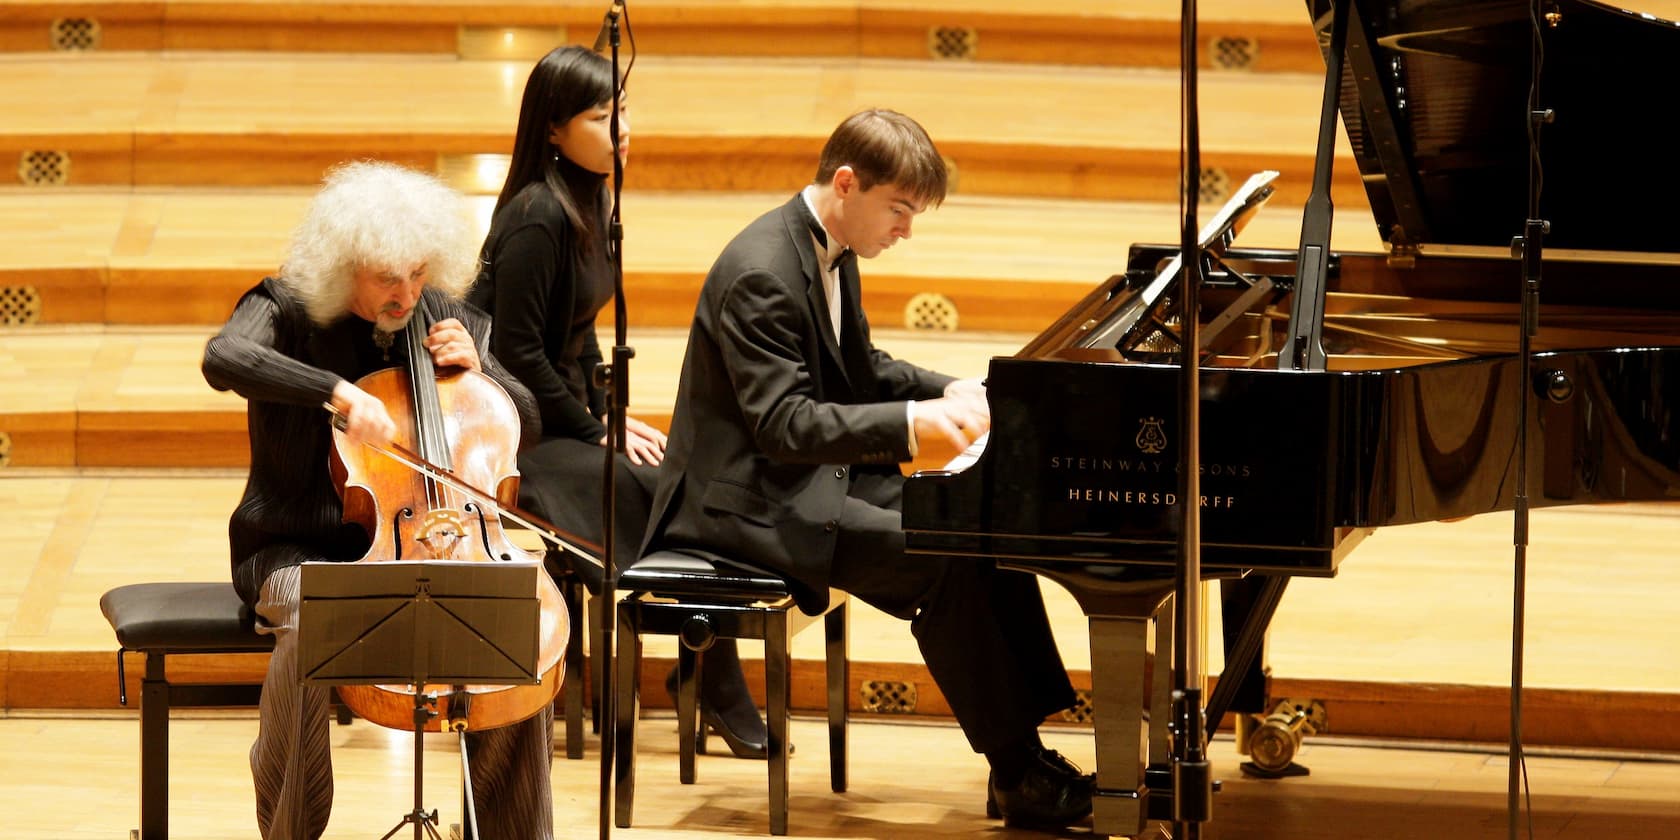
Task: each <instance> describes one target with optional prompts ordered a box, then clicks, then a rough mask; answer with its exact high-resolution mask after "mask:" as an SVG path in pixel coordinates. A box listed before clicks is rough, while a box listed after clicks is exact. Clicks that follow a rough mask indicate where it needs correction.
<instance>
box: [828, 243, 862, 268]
mask: <svg viewBox="0 0 1680 840" xmlns="http://www.w3.org/2000/svg"><path fill="white" fill-rule="evenodd" d="M856 260H857V252H856V251H853V250H852V249H850V248H841V249H840V253H839V254H836V255H835V257H834V260H833V261H832V262H830V263H829V264H828V270H829V271H839V270H840V266H842V265H845V264H846V263H849V262H854V261H856Z"/></svg>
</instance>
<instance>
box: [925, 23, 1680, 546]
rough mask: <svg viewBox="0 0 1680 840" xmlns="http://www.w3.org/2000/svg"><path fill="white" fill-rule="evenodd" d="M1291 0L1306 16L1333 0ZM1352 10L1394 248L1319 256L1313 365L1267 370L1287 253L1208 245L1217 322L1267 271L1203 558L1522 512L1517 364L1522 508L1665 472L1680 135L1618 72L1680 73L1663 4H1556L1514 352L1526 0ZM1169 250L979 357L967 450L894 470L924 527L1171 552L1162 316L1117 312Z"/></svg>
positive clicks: (1234, 380) (1638, 482) (1228, 355)
mask: <svg viewBox="0 0 1680 840" xmlns="http://www.w3.org/2000/svg"><path fill="white" fill-rule="evenodd" d="M1307 5H1308V11H1309V14H1310V16H1311V18H1312V20H1313V22H1314V24H1315V25H1316V26H1317V27H1319V29H1320V32H1321V34H1322V33H1323V32H1324V31H1325V28H1326V27H1327V25H1328V22H1327V19H1326V18H1325V11H1326V10H1327V9H1328V8H1329V3H1328V2H1327V0H1309V2H1308V4H1307ZM1353 6H1354V8H1355V15H1356V18H1355V19H1354V21H1353V25H1352V31H1350V33H1349V36H1348V38H1349V49H1348V53H1349V56H1350V58H1349V66H1348V68H1347V70H1346V72H1345V73H1344V74H1343V76H1342V83H1341V88H1340V91H1341V96H1340V114H1341V116H1342V119H1343V121H1344V124H1345V125H1346V126H1347V131H1348V135H1349V137H1350V139H1351V140H1352V142H1353V150H1354V156H1355V158H1356V160H1357V161H1358V163H1359V167H1360V170H1361V174H1362V176H1363V180H1364V182H1365V184H1366V186H1367V191H1368V193H1369V195H1370V198H1371V202H1372V206H1373V211H1374V214H1375V217H1376V218H1375V221H1376V223H1377V224H1378V226H1379V228H1380V229H1381V231H1382V232H1383V235H1384V238H1385V240H1386V241H1388V242H1389V244H1390V246H1391V250H1390V252H1389V253H1386V254H1352V253H1348V254H1340V253H1338V254H1332V255H1331V258H1330V261H1329V268H1328V272H1327V274H1326V288H1327V290H1328V294H1327V295H1326V303H1325V306H1324V316H1323V319H1322V324H1321V329H1322V343H1323V346H1324V347H1325V349H1326V351H1327V353H1328V354H1329V358H1328V361H1327V365H1326V366H1327V368H1328V369H1326V370H1305V371H1279V370H1276V369H1275V368H1277V367H1278V366H1279V365H1278V361H1277V357H1278V351H1279V348H1280V344H1281V339H1282V337H1283V336H1284V335H1285V334H1286V333H1287V332H1288V331H1290V330H1291V329H1293V328H1294V327H1293V325H1291V324H1290V323H1289V312H1290V309H1289V306H1288V303H1289V295H1290V293H1291V292H1292V290H1293V284H1294V282H1295V277H1294V276H1292V274H1291V272H1292V271H1293V270H1294V268H1295V258H1296V255H1295V253H1294V252H1284V251H1259V250H1242V249H1237V248H1230V247H1226V248H1222V249H1219V251H1220V252H1219V254H1218V258H1217V259H1215V260H1212V261H1210V262H1209V264H1208V265H1207V267H1206V270H1205V272H1204V273H1205V275H1206V278H1207V279H1206V283H1205V285H1204V287H1203V292H1202V298H1203V300H1202V319H1203V321H1204V324H1205V323H1207V322H1208V321H1210V320H1212V319H1213V318H1214V316H1215V314H1216V313H1218V312H1219V311H1220V307H1221V306H1223V305H1224V304H1225V303H1226V302H1228V301H1230V300H1232V299H1235V298H1237V297H1238V296H1239V293H1240V292H1242V291H1243V290H1244V289H1247V288H1249V285H1248V284H1249V283H1251V282H1252V281H1253V279H1254V278H1256V277H1265V278H1267V280H1268V282H1269V284H1270V286H1269V287H1268V288H1270V289H1271V291H1270V293H1269V294H1268V295H1266V296H1264V297H1262V298H1260V299H1259V301H1258V303H1257V304H1256V305H1254V306H1252V307H1251V308H1249V309H1247V310H1245V311H1242V312H1241V313H1240V315H1237V316H1236V317H1234V318H1232V319H1231V321H1230V324H1229V326H1227V327H1225V328H1224V334H1223V337H1222V338H1220V339H1219V340H1218V341H1217V343H1216V345H1215V346H1213V347H1210V348H1206V349H1207V350H1208V352H1207V353H1206V354H1205V355H1204V357H1203V361H1202V364H1203V369H1202V377H1201V397H1202V409H1201V411H1202V414H1201V461H1202V464H1201V485H1202V486H1201V491H1202V494H1203V497H1204V498H1203V499H1202V500H1201V505H1202V507H1201V511H1202V516H1201V545H1202V562H1203V564H1204V566H1209V567H1212V568H1214V569H1216V570H1217V569H1222V568H1232V569H1236V568H1242V569H1256V570H1272V571H1279V572H1284V573H1289V574H1313V575H1327V574H1333V573H1334V570H1335V568H1336V564H1337V563H1338V562H1339V559H1340V557H1341V555H1342V554H1344V553H1345V552H1346V551H1347V549H1348V548H1349V547H1350V546H1351V544H1352V543H1353V542H1356V540H1349V539H1348V538H1349V537H1351V536H1356V535H1358V534H1360V533H1362V532H1363V531H1362V529H1368V528H1374V527H1381V526H1386V525H1398V524H1404V523H1409V522H1419V521H1425V520H1432V519H1446V518H1454V517H1461V516H1469V515H1473V514H1478V513H1485V512H1489V511H1496V510H1505V509H1510V508H1511V507H1512V505H1513V499H1514V495H1515V489H1516V488H1515V476H1516V466H1517V458H1518V451H1517V433H1518V428H1519V416H1518V415H1519V412H1520V408H1519V392H1518V390H1517V389H1518V388H1519V387H1526V388H1528V389H1530V391H1529V392H1530V395H1531V396H1532V397H1533V399H1532V400H1531V401H1530V404H1529V416H1528V417H1527V418H1526V422H1527V423H1528V429H1529V434H1530V449H1531V454H1530V458H1531V461H1530V469H1529V484H1530V486H1529V488H1528V494H1529V500H1530V503H1531V504H1532V505H1534V506H1546V505H1561V504H1589V503H1599V502H1614V501H1624V500H1664V499H1671V498H1676V497H1677V496H1680V471H1677V465H1680V416H1677V412H1676V406H1677V405H1680V370H1677V367H1676V366H1677V365H1680V346H1671V345H1680V258H1677V255H1676V254H1675V253H1674V252H1677V251H1680V230H1677V224H1680V207H1677V206H1676V197H1677V196H1680V167H1673V166H1665V165H1663V163H1662V161H1664V160H1665V159H1666V157H1667V155H1666V152H1664V153H1663V154H1661V155H1659V154H1657V153H1656V146H1659V145H1660V146H1665V147H1666V146H1667V145H1669V144H1670V143H1671V141H1670V140H1668V139H1666V132H1662V131H1654V130H1652V129H1651V128H1650V126H1649V125H1647V124H1646V123H1647V122H1648V120H1649V119H1650V115H1649V111H1650V107H1649V106H1650V102H1649V99H1648V90H1647V89H1648V86H1649V84H1650V82H1645V83H1638V82H1630V81H1629V80H1630V79H1634V80H1637V79H1640V78H1645V79H1647V80H1650V79H1672V78H1675V77H1676V76H1677V75H1680V73H1676V71H1680V27H1677V26H1676V25H1675V24H1672V23H1669V22H1667V21H1659V20H1655V19H1650V18H1645V17H1641V16H1638V15H1635V14H1630V13H1627V12H1622V11H1619V10H1615V9H1611V8H1609V7H1606V6H1602V5H1599V4H1595V3H1590V2H1582V0H1559V2H1556V3H1554V4H1550V7H1551V8H1553V9H1554V10H1555V11H1556V12H1557V13H1558V19H1557V22H1556V24H1555V25H1553V26H1550V27H1549V28H1548V29H1547V30H1546V38H1547V58H1546V61H1545V64H1544V67H1545V69H1546V74H1545V76H1544V78H1545V80H1546V84H1545V87H1544V88H1543V90H1544V94H1545V97H1546V99H1545V100H1544V104H1545V105H1546V106H1547V107H1552V108H1553V109H1554V110H1556V111H1557V113H1558V120H1557V122H1556V123H1554V124H1553V125H1549V126H1546V127H1545V129H1544V131H1543V133H1542V136H1541V140H1542V149H1543V150H1545V154H1544V155H1543V159H1544V163H1545V166H1546V169H1545V175H1546V179H1545V185H1546V186H1545V190H1544V192H1543V200H1542V203H1541V208H1542V212H1543V215H1545V216H1546V218H1548V220H1550V221H1551V222H1552V224H1553V227H1552V233H1551V234H1550V235H1549V236H1548V238H1547V240H1546V241H1545V244H1546V247H1547V250H1546V251H1545V254H1546V260H1545V261H1544V263H1543V271H1542V281H1541V283H1542V285H1541V293H1540V299H1541V306H1540V330H1539V333H1538V334H1537V335H1536V336H1535V338H1534V348H1535V350H1536V351H1538V352H1537V355H1536V358H1535V360H1534V368H1533V372H1532V373H1531V374H1526V373H1525V372H1524V371H1523V370H1522V369H1521V364H1520V359H1519V357H1518V356H1517V355H1516V354H1517V349H1518V342H1519V337H1520V332H1519V326H1518V322H1519V317H1518V315H1519V306H1518V301H1519V295H1520V292H1521V289H1522V278H1521V275H1520V271H1519V264H1518V263H1517V261H1515V260H1514V259H1512V258H1510V251H1509V248H1510V240H1511V238H1512V236H1514V235H1516V234H1518V233H1521V229H1522V220H1523V217H1524V215H1525V200H1526V196H1527V192H1526V178H1527V173H1528V156H1527V141H1526V137H1525V133H1524V114H1525V113H1526V111H1527V84H1528V78H1529V70H1528V63H1527V60H1528V47H1529V29H1528V11H1527V9H1528V7H1529V4H1528V3H1526V2H1511V1H1510V0H1493V1H1492V2H1486V1H1484V2H1464V1H1463V0H1452V2H1446V0H1434V2H1424V0H1389V2H1364V0H1361V2H1357V3H1354V4H1353ZM1322 40H1323V41H1324V42H1326V43H1327V41H1328V39H1327V38H1324V39H1322ZM1355 56H1357V57H1355ZM1361 68H1363V69H1365V70H1367V71H1369V76H1370V77H1369V78H1364V77H1359V76H1358V73H1357V72H1356V71H1358V70H1359V69H1361ZM1613 76H1619V77H1620V79H1619V80H1618V81H1617V82H1615V83H1612V82H1611V81H1610V78H1611V77H1613ZM1356 78H1357V79H1358V80H1357V82H1356ZM1204 118H1209V117H1204ZM1212 118H1216V117H1212ZM1581 121H1590V122H1591V123H1592V124H1593V125H1594V128H1593V130H1591V131H1584V130H1582V129H1581V128H1580V127H1579V122H1581ZM1566 126H1568V127H1567V128H1566ZM1641 150H1646V151H1648V152H1649V153H1650V154H1649V155H1648V156H1647V157H1646V158H1645V159H1644V160H1642V161H1639V162H1637V164H1636V163H1635V161H1634V160H1633V158H1636V157H1639V156H1640V155H1644V154H1645V152H1642V151H1641ZM1635 165H1639V166H1648V167H1652V168H1654V169H1656V170H1661V171H1660V172H1654V173H1651V174H1649V175H1648V176H1647V175H1641V174H1637V173H1635V172H1634V171H1633V169H1632V167H1633V166H1635ZM1226 244H1228V243H1226ZM1176 255H1177V249H1176V248H1174V247H1166V246H1145V245H1140V246H1134V247H1133V248H1132V250H1131V254H1130V258H1129V260H1128V264H1127V266H1126V267H1125V271H1124V272H1123V273H1121V274H1117V275H1115V276H1114V277H1111V278H1109V279H1108V280H1107V281H1106V282H1105V283H1103V284H1101V285H1099V286H1098V287H1097V288H1096V289H1094V290H1093V291H1092V292H1091V293H1090V294H1089V295H1088V296H1087V297H1086V298H1085V299H1084V300H1083V301H1081V302H1080V303H1079V304H1077V305H1075V307H1074V308H1073V309H1071V310H1070V311H1069V312H1068V313H1066V314H1065V315H1064V316H1063V317H1062V318H1060V319H1059V320H1058V321H1057V322H1056V323H1054V324H1052V325H1050V326H1049V327H1048V328H1046V329H1045V330H1043V331H1042V332H1041V333H1040V334H1039V335H1038V336H1037V337H1036V338H1035V339H1033V340H1032V341H1030V342H1029V343H1028V344H1027V345H1026V346H1025V347H1024V348H1023V349H1022V350H1021V351H1020V353H1018V354H1017V355H1016V356H1015V357H1013V358H1009V359H997V360H994V362H993V363H992V366H991V370H990V374H989V380H988V392H989V395H990V400H991V403H992V411H993V431H992V433H991V435H990V436H989V440H988V441H987V443H986V447H985V451H984V453H983V454H982V455H981V456H980V458H979V460H978V462H976V463H974V464H973V465H972V466H970V467H968V468H966V469H964V470H962V471H961V472H958V473H954V474H941V473H939V472H928V473H921V474H918V475H916V476H913V477H912V478H911V480H910V482H909V484H908V486H907V488H906V491H905V508H904V522H905V527H906V529H907V531H908V532H909V544H910V547H911V550H913V551H926V552H951V553H959V554H968V555H976V556H992V557H998V558H1012V559H1015V560H1030V561H1038V562H1053V563H1068V562H1071V563H1082V562H1091V561H1099V562H1103V563H1110V564H1112V563H1119V564H1124V565H1136V566H1170V565H1172V563H1173V558H1174V557H1175V555H1176V553H1177V552H1178V530H1179V520H1180V518H1181V514H1180V513H1178V512H1177V510H1176V508H1175V507H1173V506H1172V505H1171V504H1169V503H1168V500H1171V499H1172V498H1173V495H1174V494H1175V493H1176V492H1177V487H1178V479H1177V476H1176V469H1177V464H1178V463H1179V461H1180V450H1179V448H1178V446H1177V444H1178V441H1177V440H1176V437H1177V436H1178V414H1177V408H1176V407H1177V405H1178V402H1177V397H1176V393H1177V391H1176V389H1177V388H1178V387H1179V380H1180V379H1181V376H1180V373H1179V369H1178V367H1177V366H1176V365H1175V364H1172V363H1171V362H1172V360H1173V358H1174V356H1175V353H1176V347H1175V346H1174V345H1173V342H1172V341H1171V340H1167V341H1164V342H1162V341H1158V340H1157V339H1158V338H1159V337H1160V336H1161V335H1165V334H1166V333H1170V332H1171V326H1172V325H1171V324H1170V323H1164V324H1160V323H1158V324H1157V325H1156V329H1155V330H1154V334H1153V335H1152V334H1143V335H1141V336H1140V335H1138V334H1136V333H1135V332H1134V333H1128V334H1127V335H1128V337H1127V338H1125V339H1123V341H1124V342H1125V343H1120V342H1117V341H1116V340H1115V337H1114V336H1115V332H1116V331H1115V329H1114V328H1113V324H1114V323H1115V322H1116V321H1117V320H1120V319H1125V318H1138V315H1137V310H1138V309H1139V308H1140V307H1141V306H1143V305H1145V304H1141V303H1139V300H1140V298H1141V297H1142V296H1144V295H1147V294H1160V295H1161V297H1160V299H1159V300H1156V301H1152V302H1150V303H1149V305H1153V306H1155V307H1156V309H1155V310H1154V312H1155V314H1156V315H1159V316H1160V317H1161V318H1162V319H1165V318H1167V317H1168V314H1169V313H1173V312H1176V307H1177V303H1176V300H1175V299H1174V298H1175V297H1176V293H1175V292H1174V291H1172V290H1171V289H1167V290H1165V291H1159V292H1157V291H1155V290H1152V289H1151V287H1150V283H1151V281H1152V280H1153V278H1155V277H1156V276H1157V272H1159V271H1160V269H1161V268H1162V267H1163V266H1166V265H1168V264H1169V261H1170V260H1171V259H1172V258H1173V257H1175V256H1176ZM1239 281H1240V282H1239ZM1139 320H1140V323H1142V326H1140V327H1139V328H1138V329H1141V330H1143V332H1144V333H1148V332H1149V329H1148V323H1147V322H1148V321H1149V320H1150V319H1149V318H1140V319H1139ZM1204 338H1205V336H1204ZM1169 339H1170V336H1169ZM1152 347H1160V348H1164V349H1162V350H1160V351H1159V352H1151V351H1150V348H1152ZM1151 363H1154V364H1151Z"/></svg>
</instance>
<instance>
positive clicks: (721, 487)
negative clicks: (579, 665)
mask: <svg viewBox="0 0 1680 840" xmlns="http://www.w3.org/2000/svg"><path fill="white" fill-rule="evenodd" d="M808 218H809V213H808V211H807V210H806V208H805V206H804V199H803V198H801V197H800V196H799V195H795V196H794V197H793V199H792V200H791V201H789V202H788V203H787V204H784V205H783V206H781V207H780V208H778V209H776V210H772V211H770V212H769V213H766V214H764V215H763V216H760V217H759V218H758V219H757V220H755V221H754V222H752V223H751V224H750V225H748V226H747V227H746V229H744V230H742V231H741V233H740V234H738V235H737V236H736V237H735V238H734V240H732V241H731V242H730V243H729V245H728V246H727V247H726V248H724V250H723V253H722V254H721V255H720V256H719V257H718V259H717V262H715V263H714V264H713V266H712V269H711V271H710V273H708V274H707V275H706V282H705V285H704V287H703V288H702V289H701V291H700V301H699V304H698V306H697V307H696V309H695V313H694V323H693V325H692V326H691V327H690V331H689V339H688V350H687V355H686V356H685V357H684V360H683V368H682V376H681V381H680V383H679V385H678V390H677V403H676V407H675V413H674V414H673V416H672V418H671V430H670V441H669V444H668V448H667V449H666V452H665V460H664V461H663V462H662V463H661V464H660V471H659V486H658V489H657V490H656V492H655V495H654V500H653V508H652V513H651V519H650V525H649V528H648V534H647V540H646V543H645V547H644V550H653V549H661V548H701V549H706V550H710V551H715V552H717V553H719V554H722V555H724V556H726V557H731V558H735V559H738V560H742V561H745V562H747V563H751V564H753V565H757V566H761V567H763V568H766V569H770V570H773V571H776V572H778V573H780V574H782V575H784V576H786V577H787V578H788V579H789V580H790V582H791V583H792V584H793V586H794V589H795V594H796V595H797V596H798V599H799V602H800V605H801V607H803V608H804V609H806V610H807V611H809V612H813V613H814V612H817V611H820V610H821V609H823V608H824V607H825V606H826V604H827V601H828V580H829V567H830V563H831V561H832V559H833V556H834V543H835V532H836V531H837V529H838V524H839V520H840V510H841V506H842V505H843V504H844V502H845V499H846V497H847V494H848V489H849V487H850V483H851V474H852V471H853V469H854V467H855V466H857V465H867V466H866V468H872V469H881V468H883V467H882V465H889V466H885V468H886V469H890V470H892V471H894V472H896V471H897V467H896V465H897V464H898V463H900V462H903V461H907V460H909V459H910V456H911V453H910V429H909V425H908V423H907V420H906V417H907V415H906V411H905V404H904V403H905V401H906V400H916V399H928V398H932V397H937V396H939V395H940V394H941V393H942V392H943V390H944V388H945V386H946V384H948V383H949V382H951V380H952V377H949V376H945V375H943V374H938V373H934V372H932V371H928V370H924V369H922V368H919V367H917V366H915V365H912V364H909V363H907V362H903V361H900V360H897V359H894V358H892V357H891V356H888V355H887V354H886V353H883V352H881V351H880V350H877V349H876V348H875V347H874V345H873V344H872V343H871V342H870V338H869V323H868V321H867V320H866V319H865V318H864V316H863V309H862V307H861V306H860V305H859V297H858V295H859V292H858V274H857V264H856V262H855V261H850V262H847V263H846V264H844V265H843V266H842V268H841V276H840V284H839V287H840V290H841V296H842V298H843V303H842V305H841V321H842V324H841V330H840V332H841V335H840V340H839V341H836V340H835V338H834V331H833V330H832V329H831V325H830V322H829V315H828V305H827V299H826V297H825V295H824V292H823V287H822V274H821V272H822V266H820V265H819V263H818V258H817V253H816V247H815V244H814V243H813V242H812V240H811V229H810V227H809V225H808V223H807V219H808Z"/></svg>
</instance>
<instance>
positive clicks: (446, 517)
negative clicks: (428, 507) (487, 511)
mask: <svg viewBox="0 0 1680 840" xmlns="http://www.w3.org/2000/svg"><path fill="white" fill-rule="evenodd" d="M466 535H467V529H466V525H465V523H463V522H462V521H461V517H460V515H459V514H457V513H456V512H455V511H452V510H432V511H427V513H426V515H425V516H424V517H423V518H421V520H420V524H419V526H418V529H417V531H416V533H415V535H414V541H415V542H418V543H420V544H421V545H424V546H426V548H427V549H429V550H430V552H431V556H432V557H439V558H442V557H449V556H451V555H453V554H454V552H455V547H456V546H458V545H460V544H461V541H462V540H463V539H465V538H466Z"/></svg>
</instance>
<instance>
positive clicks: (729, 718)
mask: <svg viewBox="0 0 1680 840" xmlns="http://www.w3.org/2000/svg"><path fill="white" fill-rule="evenodd" d="M665 693H666V694H667V695H669V696H670V698H671V707H672V708H676V705H677V671H676V669H675V668H673V669H671V673H670V674H669V675H667V676H666V677H665ZM708 693H709V692H708V691H707V690H706V686H705V685H702V686H701V687H700V725H701V726H709V727H711V728H712V731H713V732H716V733H717V734H718V737H720V738H722V739H723V742H724V743H725V744H728V745H729V751H730V752H731V753H733V754H734V755H735V757H736V758H755V759H760V760H763V759H767V758H769V757H770V749H769V743H770V730H769V729H768V727H766V726H765V725H764V719H763V718H761V717H759V715H758V707H757V706H756V705H754V704H753V703H752V695H750V694H745V689H744V687H743V689H742V693H743V694H744V695H745V696H746V698H747V701H746V702H745V703H732V704H731V705H730V706H728V707H725V708H723V709H721V710H720V709H719V708H718V707H716V706H713V705H712V703H711V702H710V701H709V700H708V699H707V698H706V695H707V694H708ZM702 734H704V732H703V730H702V731H701V732H697V733H696V737H699V736H700V735H702ZM788 751H789V752H792V751H793V745H792V744H789V745H788Z"/></svg>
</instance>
